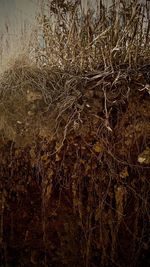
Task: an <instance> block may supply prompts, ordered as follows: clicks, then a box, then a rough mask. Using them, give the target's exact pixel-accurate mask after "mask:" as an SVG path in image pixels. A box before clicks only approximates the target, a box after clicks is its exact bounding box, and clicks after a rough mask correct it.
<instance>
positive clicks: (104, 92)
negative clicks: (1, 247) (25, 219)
mask: <svg viewBox="0 0 150 267" xmlns="http://www.w3.org/2000/svg"><path fill="white" fill-rule="evenodd" d="M37 24H38V25H37V29H36V30H34V31H33V33H32V38H31V40H30V44H29V47H28V53H26V56H24V57H23V56H22V57H21V58H20V59H17V60H16V61H15V63H13V64H12V65H10V66H9V68H8V69H7V70H6V71H5V72H3V73H2V74H1V77H0V114H1V117H0V131H1V140H2V142H1V143H2V145H3V144H4V143H5V142H8V141H11V142H12V143H13V144H14V150H15V151H18V150H19V149H24V151H26V148H27V147H28V148H29V159H30V161H31V167H33V168H37V169H38V172H39V173H40V175H41V176H42V181H41V188H42V197H41V198H42V200H41V201H42V205H41V207H42V227H43V243H44V250H45V258H44V266H48V264H49V263H48V255H47V251H48V249H49V246H48V237H47V232H48V226H47V225H48V218H49V217H50V218H51V217H53V213H54V212H55V213H56V210H57V209H58V208H59V207H62V206H61V205H63V204H64V203H62V202H61V193H62V192H63V191H64V192H65V193H66V192H68V191H69V193H70V192H71V193H70V194H71V200H70V202H72V206H71V212H72V213H73V215H72V216H75V218H76V223H77V226H76V225H74V224H73V222H72V221H71V220H72V218H71V217H69V219H68V217H67V215H66V218H67V220H68V221H67V223H68V224H69V222H70V221H71V223H72V224H73V225H74V227H72V228H71V226H70V228H69V231H70V232H71V233H70V232H69V233H70V236H71V237H72V236H74V232H73V231H75V230H76V229H78V232H79V233H80V240H79V241H80V242H79V246H80V250H81V251H80V253H81V255H80V259H81V266H86V267H89V266H91V263H93V266H97V265H96V264H97V261H99V263H100V264H101V266H105V267H106V266H127V264H128V265H129V264H131V266H135V265H134V264H136V263H137V261H138V259H139V255H140V253H141V251H142V249H143V247H144V246H145V247H147V246H148V245H149V242H150V240H149V237H146V234H147V233H148V228H149V227H148V223H144V221H145V220H147V221H148V220H149V210H150V207H149V191H150V187H149V180H148V171H149V140H150V126H149V124H148V120H149V110H148V107H149V102H148V100H147V98H148V97H149V84H150V69H149V59H150V46H149V41H150V40H149V39H150V36H149V31H150V20H149V1H145V2H142V3H139V2H138V1H112V5H111V6H110V7H109V8H107V7H106V6H105V4H104V3H103V2H102V1H99V5H98V6H97V8H96V9H95V10H94V9H93V10H92V9H90V8H89V9H88V10H87V12H86V13H84V12H83V10H82V5H81V3H80V1H75V2H74V3H73V2H72V1H63V0H62V1H56V0H55V1H54V0H53V1H45V5H44V4H41V11H40V14H39V16H38V19H37ZM143 126H144V127H143ZM16 146H17V148H16ZM19 151H20V150H19ZM4 182H5V181H4ZM55 187H58V188H59V201H58V207H55V209H56V210H51V209H50V207H51V203H53V191H54V190H55ZM67 190H68V191H67ZM69 193H68V195H69ZM66 194H67V193H66ZM68 198H69V197H68ZM61 203H62V204H61ZM72 210H73V211H72ZM58 218H59V215H58ZM73 218H74V217H73ZM69 220H70V221H69ZM71 223H70V225H71ZM65 226H66V232H65V234H66V236H67V238H68V240H69V241H68V242H70V243H71V244H72V243H73V242H72V240H71V241H70V239H69V238H70V236H68V233H67V230H68V228H67V227H68V226H67V225H66V224H65ZM76 227H77V228H76ZM70 229H71V230H70ZM73 229H74V230H73ZM75 233H76V232H75ZM59 234H60V242H62V243H61V244H66V243H65V241H64V239H63V238H64V237H63V236H61V233H59ZM77 238H78V237H77ZM63 242H64V243H63ZM70 243H69V244H70ZM74 244H75V243H73V245H72V251H71V253H72V254H71V255H74V253H75V252H74V251H73V250H74ZM67 245H68V243H67ZM67 245H65V246H66V247H65V248H66V250H67V249H68V247H69V245H68V246H67ZM77 246H78V245H77ZM77 246H75V250H76V251H78V249H77ZM127 247H128V248H129V249H127ZM65 248H64V249H62V251H61V252H59V253H60V254H59V255H58V257H60V260H62V261H63V264H70V263H68V262H67V258H66V255H68V254H67V251H66V250H65ZM120 255H121V256H120ZM127 256H128V257H127ZM119 257H121V259H120V258H119ZM127 258H129V259H130V262H129V261H128V259H127ZM76 260H77V259H76ZM134 262H135V263H134ZM65 266H66V265H65ZM67 266H69V265H67ZM76 266H78V265H76Z"/></svg>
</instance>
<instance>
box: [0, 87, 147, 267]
mask: <svg viewBox="0 0 150 267" xmlns="http://www.w3.org/2000/svg"><path fill="white" fill-rule="evenodd" d="M134 86H135V85H134V84H133V85H132V86H131V87H133V88H134ZM89 87H90V86H89ZM131 89H132V88H131ZM93 94H95V95H93ZM99 94H100V92H99ZM149 97H150V96H149V93H148V92H146V91H138V90H137V91H136V93H135V92H134V91H133V92H131V93H130V96H129V98H126V99H122V98H121V97H120V98H119V97H118V99H117V100H116V101H115V102H114V103H113V105H112V104H110V106H109V103H110V101H111V103H112V101H113V95H111V94H109V95H108V98H109V101H108V106H107V108H108V111H109V124H108V121H107V120H106V119H105V114H104V97H103V96H102V95H98V91H97V94H96V90H95V93H93V92H92V89H88V90H87V91H86V93H85V94H84V98H86V101H87V102H86V103H87V105H85V106H84V108H83V112H82V113H81V117H80V120H78V121H75V122H76V123H73V125H72V127H71V126H70V130H69V131H68V133H67V135H66V136H65V140H64V142H63V144H62V146H61V147H59V146H60V135H58V136H55V137H54V138H53V139H51V138H49V136H48V135H47V136H46V134H45V137H44V138H41V137H40V136H37V139H36V142H35V140H34V141H33V142H32V143H30V144H26V145H25V146H23V147H21V146H18V145H17V146H16V144H15V142H13V141H10V140H3V139H2V138H1V151H0V162H1V166H0V168H1V171H0V172H1V185H0V186H1V188H0V189H1V191H0V192H1V195H0V216H1V217H0V223H1V230H0V231H1V237H0V248H1V252H0V262H1V264H0V266H1V267H12V266H14V267H33V266H37V267H42V266H48V267H50V266H52V267H55V266H56V267H67V266H68V267H70V266H74V267H75V266H86V267H88V266H89V267H97V266H104V267H107V266H109V267H111V266H112V267H113V266H114V267H115V266H120V267H125V266H128V267H129V266H131V267H132V266H137V267H143V266H144V267H148V266H150V246H149V245H150V217H149V214H150V213H149V212H150V205H149V203H150V202H149V201H150V194H149V193H150V183H149V178H150V176H149V173H150V124H149V118H150V110H149ZM81 102H82V101H81ZM79 104H80V105H82V103H79ZM64 121H65V118H64ZM58 147H59V148H60V149H58V150H57V148H58ZM55 149H56V152H55V153H53V151H54V150H55ZM145 151H146V152H145ZM143 153H144V154H143ZM141 158H142V159H143V160H141V161H140V159H141Z"/></svg>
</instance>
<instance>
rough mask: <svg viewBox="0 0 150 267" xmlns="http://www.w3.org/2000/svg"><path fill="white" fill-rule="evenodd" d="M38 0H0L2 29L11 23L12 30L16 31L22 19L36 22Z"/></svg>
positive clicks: (0, 25)
mask: <svg viewBox="0 0 150 267" xmlns="http://www.w3.org/2000/svg"><path fill="white" fill-rule="evenodd" d="M36 2H37V0H0V31H3V29H4V28H5V23H8V24H9V27H10V31H14V30H15V28H17V27H18V26H19V24H20V23H21V21H24V20H26V21H28V22H29V23H30V24H32V23H34V16H35V10H36V7H37V4H36Z"/></svg>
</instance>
